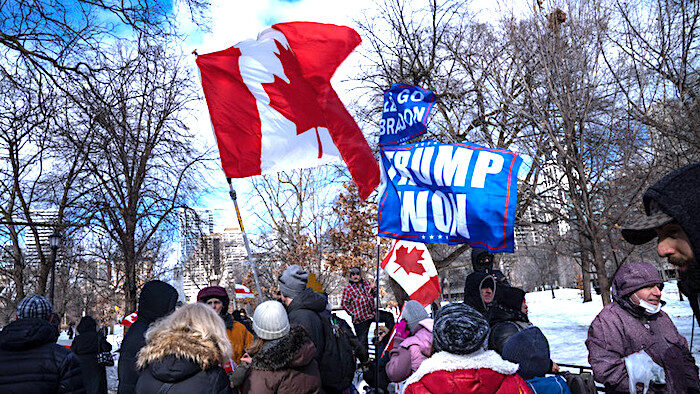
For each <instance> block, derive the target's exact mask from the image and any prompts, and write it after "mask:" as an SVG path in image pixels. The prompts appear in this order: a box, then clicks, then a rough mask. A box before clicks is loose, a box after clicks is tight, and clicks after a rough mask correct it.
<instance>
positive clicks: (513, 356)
mask: <svg viewBox="0 0 700 394" xmlns="http://www.w3.org/2000/svg"><path fill="white" fill-rule="evenodd" d="M501 357H503V359H504V360H507V361H511V362H514V363H516V364H518V365H519V367H518V375H520V377H522V378H523V379H524V380H525V382H526V383H527V385H528V386H529V387H530V389H532V391H533V392H534V393H538V394H571V390H570V389H569V387H568V386H567V385H566V380H564V379H563V378H562V377H561V376H545V375H546V374H548V373H550V372H551V370H552V361H551V360H550V358H549V342H548V341H547V338H546V337H545V336H544V334H542V331H540V329H539V328H537V327H529V328H525V329H523V330H522V331H519V332H517V333H515V334H514V335H512V336H511V337H510V338H508V339H507V340H506V342H505V344H504V345H503V347H502V354H501Z"/></svg>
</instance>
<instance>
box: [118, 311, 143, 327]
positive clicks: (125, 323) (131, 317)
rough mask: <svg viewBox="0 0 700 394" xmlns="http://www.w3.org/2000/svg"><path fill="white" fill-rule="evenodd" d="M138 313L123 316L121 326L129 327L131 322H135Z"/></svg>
mask: <svg viewBox="0 0 700 394" xmlns="http://www.w3.org/2000/svg"><path fill="white" fill-rule="evenodd" d="M138 317H139V315H138V313H136V312H134V313H132V314H130V315H128V316H125V317H124V318H123V319H122V326H124V327H131V325H132V324H134V323H135V322H136V319H138Z"/></svg>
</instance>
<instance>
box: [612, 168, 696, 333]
mask: <svg viewBox="0 0 700 394" xmlns="http://www.w3.org/2000/svg"><path fill="white" fill-rule="evenodd" d="M642 200H643V202H644V210H645V212H646V217H645V218H644V219H642V220H639V221H637V222H636V223H634V224H632V225H629V226H627V227H626V228H624V229H623V230H622V237H623V238H624V239H625V240H626V241H627V242H629V243H631V244H634V245H641V244H643V243H646V242H649V241H651V240H652V239H654V238H657V237H658V241H657V242H658V244H657V248H656V251H657V253H658V254H659V256H660V257H666V258H668V262H669V263H671V264H673V265H674V266H675V267H676V269H677V270H678V273H679V276H680V280H679V282H678V288H679V289H680V291H681V292H682V293H683V294H685V295H686V296H688V300H689V302H690V307H691V308H692V309H693V312H694V313H695V317H696V318H697V319H698V322H700V309H699V306H698V294H700V267H699V266H698V261H697V256H700V163H695V164H690V165H687V166H685V167H682V168H679V169H678V170H676V171H673V172H671V173H670V174H668V175H666V176H665V177H663V178H662V179H661V180H660V181H658V182H656V183H655V184H654V185H652V186H651V187H650V188H649V189H647V191H646V192H645V193H644V196H643V197H642Z"/></svg>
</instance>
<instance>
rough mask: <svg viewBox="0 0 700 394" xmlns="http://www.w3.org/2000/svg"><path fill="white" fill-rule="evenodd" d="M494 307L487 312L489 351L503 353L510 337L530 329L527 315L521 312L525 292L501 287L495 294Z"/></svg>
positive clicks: (515, 288) (514, 288) (530, 324)
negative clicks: (489, 330) (489, 329)
mask: <svg viewBox="0 0 700 394" xmlns="http://www.w3.org/2000/svg"><path fill="white" fill-rule="evenodd" d="M494 299H495V301H496V302H495V305H494V306H493V307H492V308H491V309H490V310H489V314H488V322H489V326H490V327H491V332H490V333H489V342H488V345H489V349H492V350H495V351H496V353H498V354H501V353H502V352H503V345H504V344H505V343H506V341H507V340H508V339H510V337H511V336H513V335H515V334H517V333H518V332H520V331H522V330H524V329H526V328H529V327H532V323H530V320H529V319H528V317H527V315H526V314H524V313H523V312H521V310H520V309H521V307H522V304H523V301H524V300H525V292H524V291H523V290H522V289H519V288H517V287H509V286H501V287H499V289H498V292H497V293H496V296H495V297H494Z"/></svg>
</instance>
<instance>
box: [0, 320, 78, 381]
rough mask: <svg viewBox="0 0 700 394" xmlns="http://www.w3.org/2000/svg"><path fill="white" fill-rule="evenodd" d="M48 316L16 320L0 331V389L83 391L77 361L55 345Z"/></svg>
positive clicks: (56, 335) (55, 334)
mask: <svg viewBox="0 0 700 394" xmlns="http://www.w3.org/2000/svg"><path fill="white" fill-rule="evenodd" d="M57 339H58V330H57V329H56V327H55V326H54V325H53V324H51V323H49V322H48V321H47V320H44V319H40V318H33V317H30V318H24V319H19V320H15V321H13V322H12V323H10V324H8V325H6V326H5V327H4V328H3V329H2V331H0V393H7V394H12V393H17V394H29V393H85V388H84V386H83V377H82V374H81V370H80V362H79V361H78V359H77V358H76V357H75V354H73V353H71V351H70V350H68V349H66V348H65V347H63V346H60V345H57V344H56V340H57Z"/></svg>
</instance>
